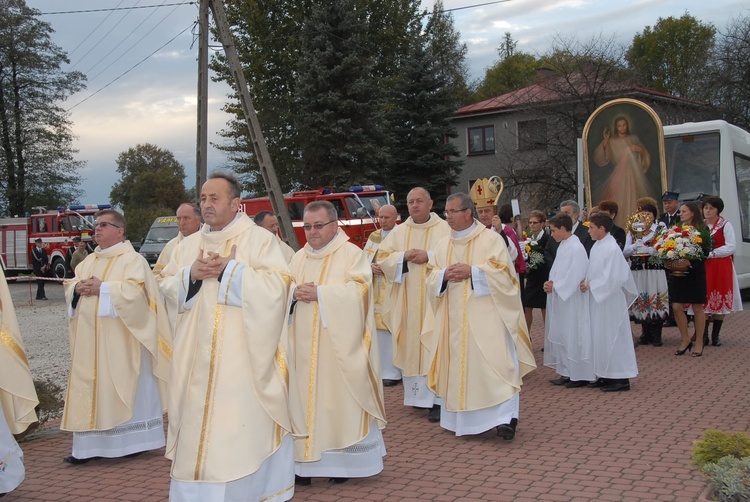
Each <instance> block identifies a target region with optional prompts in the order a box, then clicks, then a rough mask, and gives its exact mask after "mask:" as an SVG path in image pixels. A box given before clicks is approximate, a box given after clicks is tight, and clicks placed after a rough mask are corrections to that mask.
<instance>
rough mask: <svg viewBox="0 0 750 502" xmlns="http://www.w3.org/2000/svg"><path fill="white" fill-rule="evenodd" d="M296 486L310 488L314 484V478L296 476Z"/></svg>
mask: <svg viewBox="0 0 750 502" xmlns="http://www.w3.org/2000/svg"><path fill="white" fill-rule="evenodd" d="M294 484H295V485H297V486H310V485H311V484H312V478H305V477H302V476H297V475H296V474H295V475H294Z"/></svg>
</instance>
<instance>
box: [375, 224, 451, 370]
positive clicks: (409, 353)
mask: <svg viewBox="0 0 750 502" xmlns="http://www.w3.org/2000/svg"><path fill="white" fill-rule="evenodd" d="M449 235H450V227H449V226H448V223H446V222H445V220H443V219H441V218H440V217H439V216H438V215H437V214H435V213H430V219H429V220H427V221H426V222H425V223H415V222H414V220H412V219H411V218H408V219H407V220H406V222H404V223H403V224H401V225H398V226H396V227H394V229H393V230H391V232H390V233H389V234H388V236H387V237H386V238H385V239H384V240H383V242H382V243H381V244H380V248H379V249H378V255H377V257H376V260H377V262H378V265H380V267H381V268H382V269H383V273H384V275H385V278H386V292H385V298H386V301H385V303H384V305H383V308H382V311H383V322H384V323H385V325H386V326H387V327H388V329H389V331H390V332H391V334H392V335H393V364H394V366H397V367H398V368H400V369H401V370H402V372H403V375H404V376H406V377H412V376H422V375H426V374H427V370H428V368H429V364H430V360H431V355H430V354H429V353H428V352H427V351H426V350H425V346H424V343H423V342H422V339H421V336H422V323H423V322H424V320H425V318H431V317H432V316H433V312H432V303H431V299H430V298H428V296H429V295H426V291H425V280H426V278H427V263H423V264H416V263H413V262H408V268H409V272H408V273H406V274H404V280H403V283H400V284H399V283H394V282H393V279H394V277H396V273H397V272H398V270H399V267H401V264H400V263H399V260H400V259H401V257H402V256H403V254H404V252H406V251H408V250H410V249H423V250H425V251H432V250H434V249H435V246H437V243H438V242H440V240H441V239H442V238H443V237H447V236H449Z"/></svg>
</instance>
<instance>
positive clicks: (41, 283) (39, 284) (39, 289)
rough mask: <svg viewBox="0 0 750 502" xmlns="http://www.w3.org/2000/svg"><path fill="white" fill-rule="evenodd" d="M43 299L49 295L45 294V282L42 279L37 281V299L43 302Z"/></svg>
mask: <svg viewBox="0 0 750 502" xmlns="http://www.w3.org/2000/svg"><path fill="white" fill-rule="evenodd" d="M42 298H47V295H46V294H45V293H44V281H42V280H41V279H37V280H36V299H37V300H41V299H42Z"/></svg>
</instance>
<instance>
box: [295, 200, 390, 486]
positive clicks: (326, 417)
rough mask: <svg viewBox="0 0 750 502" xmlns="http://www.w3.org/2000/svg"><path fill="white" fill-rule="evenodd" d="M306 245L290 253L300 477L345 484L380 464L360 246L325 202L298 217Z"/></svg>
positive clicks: (376, 381)
mask: <svg viewBox="0 0 750 502" xmlns="http://www.w3.org/2000/svg"><path fill="white" fill-rule="evenodd" d="M302 221H303V223H304V225H303V227H302V228H303V229H304V231H305V237H306V238H307V244H305V246H304V248H303V249H301V250H299V251H298V252H297V254H295V255H294V258H292V262H291V264H290V268H291V271H292V276H293V278H294V283H295V286H294V289H293V291H292V295H291V296H292V307H291V320H290V328H289V339H290V342H291V345H292V347H294V354H295V360H294V368H295V371H296V374H297V383H298V386H299V388H300V389H302V406H303V408H304V409H306V410H307V430H308V432H309V436H307V437H298V438H295V440H294V441H295V455H294V459H295V472H296V474H297V475H298V476H299V478H298V479H297V482H298V484H301V485H309V484H310V483H311V479H310V478H312V477H327V478H329V481H330V482H333V483H343V482H345V481H347V480H348V479H349V478H362V477H368V476H374V475H376V474H378V473H379V472H381V471H382V470H383V456H385V444H384V443H383V436H382V434H381V432H380V429H382V428H384V427H385V408H384V405H383V387H382V383H381V381H380V358H379V351H378V338H377V334H376V328H375V316H374V308H373V301H372V297H373V295H372V271H371V269H370V264H369V262H368V261H367V258H366V257H365V255H364V253H363V252H362V250H361V249H359V248H358V247H357V246H355V245H354V244H352V243H351V242H349V237H348V236H347V235H346V233H344V232H343V231H342V230H340V229H339V227H338V218H337V213H336V209H335V207H334V206H333V204H331V203H330V202H328V201H315V202H311V203H310V204H308V205H307V206H306V207H305V211H304V215H303V218H302Z"/></svg>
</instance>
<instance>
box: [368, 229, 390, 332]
mask: <svg viewBox="0 0 750 502" xmlns="http://www.w3.org/2000/svg"><path fill="white" fill-rule="evenodd" d="M381 242H383V229H382V228H379V229H377V230H375V231H374V232H373V233H371V234H370V236H369V237H368V238H367V243H366V244H365V248H364V252H365V256H366V257H367V262H368V263H370V264H372V263H375V257H376V256H377V253H378V248H379V247H380V243H381ZM385 283H386V281H385V276H384V275H373V276H372V288H373V290H372V295H373V302H374V304H375V327H376V328H378V329H382V330H388V327H387V326H386V325H385V323H384V322H383V300H385Z"/></svg>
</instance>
